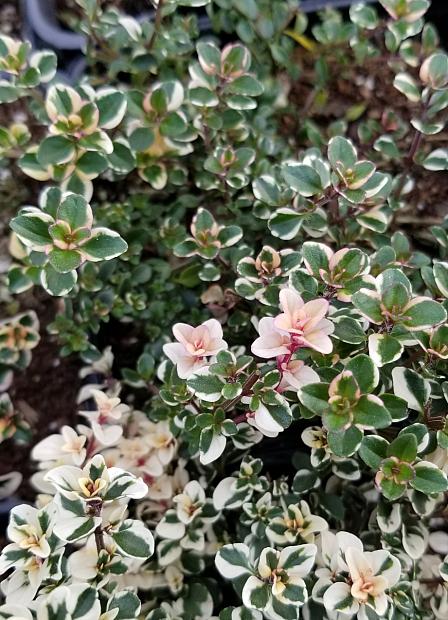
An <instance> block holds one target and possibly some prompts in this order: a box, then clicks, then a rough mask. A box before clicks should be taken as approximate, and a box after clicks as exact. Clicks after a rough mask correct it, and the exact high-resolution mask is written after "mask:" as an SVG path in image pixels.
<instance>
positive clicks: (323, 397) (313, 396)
mask: <svg viewBox="0 0 448 620" xmlns="http://www.w3.org/2000/svg"><path fill="white" fill-rule="evenodd" d="M298 397H299V400H300V402H301V403H302V404H303V405H304V406H305V407H306V408H307V409H309V410H310V411H312V412H313V413H315V414H316V415H322V414H323V413H325V412H326V411H328V409H329V404H328V383H310V384H308V385H304V386H303V387H302V388H301V389H300V390H299V392H298Z"/></svg>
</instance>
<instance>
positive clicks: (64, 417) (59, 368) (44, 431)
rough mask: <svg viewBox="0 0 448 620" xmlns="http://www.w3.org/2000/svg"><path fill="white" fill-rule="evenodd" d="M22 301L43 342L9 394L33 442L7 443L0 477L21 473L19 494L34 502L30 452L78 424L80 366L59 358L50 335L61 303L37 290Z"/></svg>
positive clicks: (1, 451) (0, 456) (1, 454)
mask: <svg viewBox="0 0 448 620" xmlns="http://www.w3.org/2000/svg"><path fill="white" fill-rule="evenodd" d="M20 301H21V304H20V310H21V311H25V310H34V311H35V312H36V313H37V315H38V317H39V321H40V336H41V340H40V342H39V344H38V346H37V347H36V348H35V349H33V351H32V361H31V364H30V366H29V367H28V368H26V369H25V370H23V371H16V372H15V373H14V381H13V384H12V386H11V388H10V390H9V394H10V396H11V399H12V401H13V403H14V405H15V407H16V410H17V411H18V413H19V414H20V415H21V416H23V418H24V419H25V420H26V421H27V422H28V423H29V424H30V426H31V431H32V442H31V444H30V445H20V444H17V443H16V442H14V441H13V440H11V439H8V440H6V441H4V442H3V443H2V445H1V449H0V474H5V473H7V472H10V471H20V472H21V473H22V475H23V482H22V485H21V487H20V488H19V490H18V491H17V495H19V496H20V497H21V498H22V499H24V500H29V501H32V500H33V498H34V497H35V493H36V492H35V490H34V489H33V488H32V487H31V486H30V484H29V477H30V475H31V474H32V473H33V472H34V471H35V467H34V465H33V463H32V462H31V461H30V458H29V454H30V450H31V448H32V446H33V445H34V444H36V443H37V442H38V441H40V440H41V439H43V438H44V437H46V436H48V435H49V434H51V433H57V432H59V429H60V428H61V427H62V426H63V425H64V424H68V425H74V424H76V414H77V405H76V396H77V393H78V390H79V389H80V387H81V381H80V379H79V377H78V372H79V368H80V364H79V362H78V360H77V359H76V357H75V356H71V357H69V358H59V346H58V344H57V342H56V340H55V338H54V337H52V336H51V335H49V334H48V333H47V326H48V324H49V323H50V322H51V321H53V320H54V316H55V313H56V312H57V303H58V302H57V301H55V300H54V299H52V298H50V297H48V296H47V295H46V294H44V293H42V292H38V291H33V294H32V295H31V294H26V295H21V296H20Z"/></svg>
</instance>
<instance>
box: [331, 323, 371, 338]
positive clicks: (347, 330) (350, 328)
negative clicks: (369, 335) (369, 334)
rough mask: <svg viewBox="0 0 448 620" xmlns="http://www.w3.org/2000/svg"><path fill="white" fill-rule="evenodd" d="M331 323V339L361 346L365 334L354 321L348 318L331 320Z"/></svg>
mask: <svg viewBox="0 0 448 620" xmlns="http://www.w3.org/2000/svg"><path fill="white" fill-rule="evenodd" d="M333 323H334V332H333V334H332V337H333V338H337V339H338V340H341V341H342V342H347V343H349V344H361V343H363V342H364V341H365V339H366V334H365V332H364V330H363V329H362V327H361V325H360V324H359V323H358V321H356V320H355V319H352V318H350V317H342V318H341V319H333Z"/></svg>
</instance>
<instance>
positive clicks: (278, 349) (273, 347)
mask: <svg viewBox="0 0 448 620" xmlns="http://www.w3.org/2000/svg"><path fill="white" fill-rule="evenodd" d="M258 333H259V334H260V336H259V338H257V339H256V340H255V341H254V342H253V343H252V347H251V349H252V353H253V354H254V355H256V356H257V357H263V358H265V359H270V358H272V357H277V356H279V355H287V354H288V353H289V352H290V349H289V347H290V344H291V337H290V335H289V334H288V332H285V331H283V330H280V329H277V327H276V326H275V319H274V318H272V317H268V316H267V317H264V318H262V319H260V322H259V323H258Z"/></svg>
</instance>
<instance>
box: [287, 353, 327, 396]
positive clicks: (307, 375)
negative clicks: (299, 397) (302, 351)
mask: <svg viewBox="0 0 448 620" xmlns="http://www.w3.org/2000/svg"><path fill="white" fill-rule="evenodd" d="M279 370H280V372H281V373H282V380H281V381H280V384H279V386H278V387H277V392H283V391H284V390H287V389H290V390H291V389H292V390H300V388H301V387H302V386H303V385H307V384H308V383H319V382H320V377H319V375H318V374H317V372H316V371H315V370H313V369H312V368H310V367H309V366H305V362H303V361H302V360H289V361H284V362H280V363H279Z"/></svg>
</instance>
